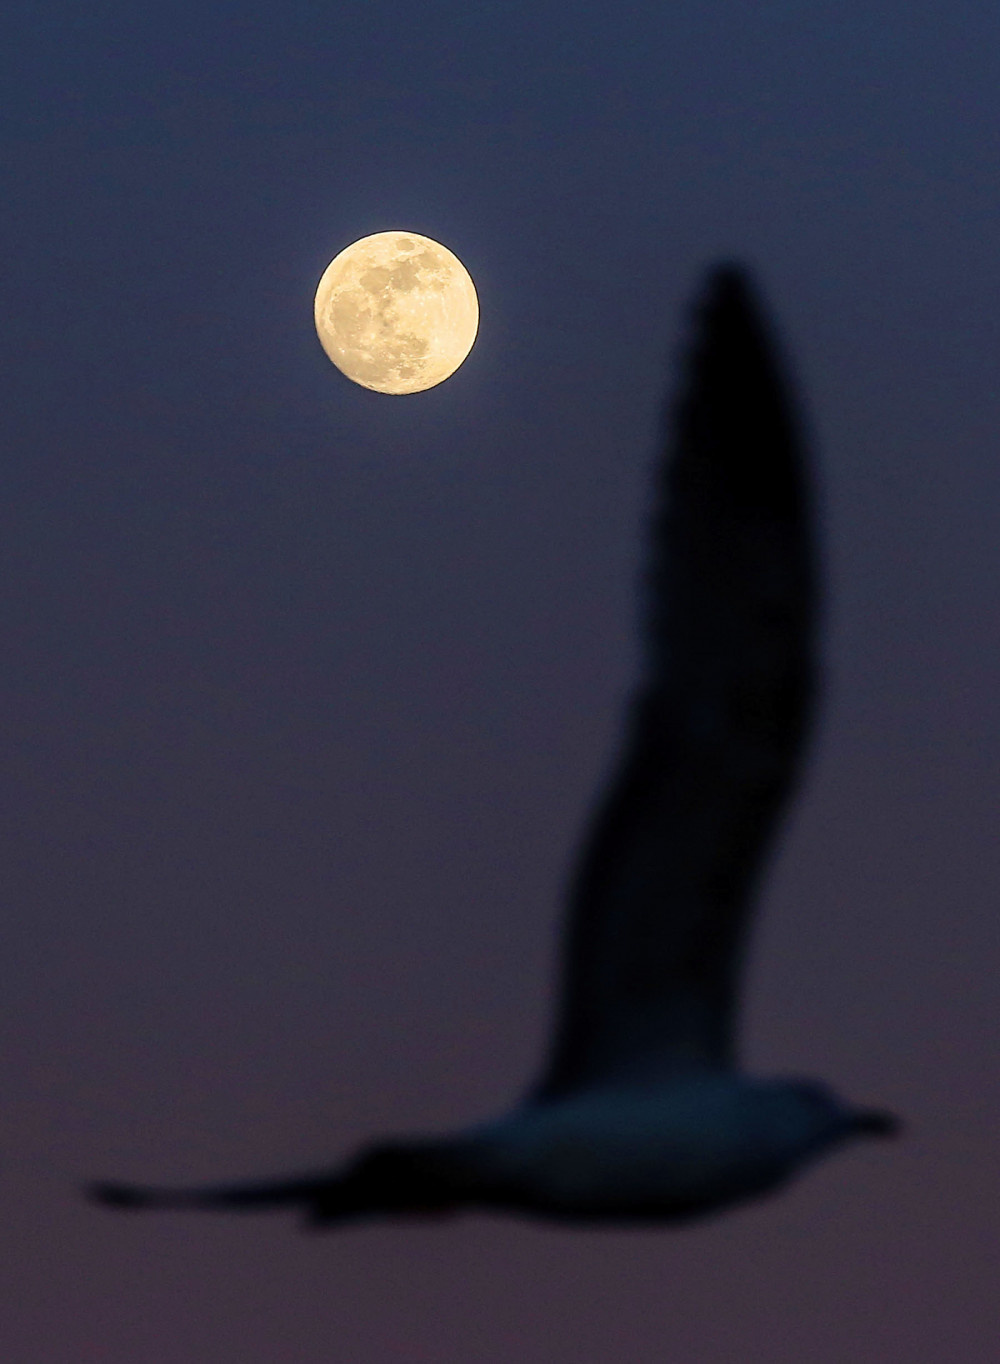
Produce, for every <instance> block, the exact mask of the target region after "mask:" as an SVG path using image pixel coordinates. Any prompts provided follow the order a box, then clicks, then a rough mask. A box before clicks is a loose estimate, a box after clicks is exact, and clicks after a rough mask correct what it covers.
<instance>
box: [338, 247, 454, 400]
mask: <svg viewBox="0 0 1000 1364" xmlns="http://www.w3.org/2000/svg"><path fill="white" fill-rule="evenodd" d="M478 328H479V300H478V298H477V297H476V290H475V286H474V285H473V283H472V278H471V276H470V275H469V272H468V270H466V268H465V266H464V265H463V264H462V262H461V261H460V260H459V259H458V257H457V256H455V255H453V254H452V253H451V252H450V251H449V250H448V248H447V247H446V246H442V245H441V244H440V242H436V241H432V240H431V238H430V237H422V236H420V234H419V233H417V232H376V233H374V234H373V235H372V236H370V237H362V238H361V239H360V240H359V241H356V242H354V243H353V244H352V245H351V246H348V247H345V248H344V250H343V251H341V253H340V255H339V256H335V257H334V259H333V260H332V261H331V262H330V264H329V265H328V266H327V267H326V270H325V271H324V272H323V277H322V279H321V280H320V282H319V287H318V288H317V290H316V331H317V334H318V335H319V339H320V343H321V344H322V346H323V349H324V350H325V351H326V353H327V355H328V356H329V357H330V359H331V360H332V361H333V363H334V364H335V365H336V366H337V368H338V369H339V370H341V371H342V373H344V374H346V375H347V377H348V379H353V380H354V382H355V383H356V384H361V385H362V386H363V387H364V388H373V389H374V390H375V391H376V392H377V393H420V392H422V391H423V389H425V388H433V387H434V385H435V384H439V383H441V382H442V380H444V379H447V378H448V376H449V375H450V374H454V372H455V370H456V369H458V367H459V365H460V364H461V363H462V361H463V360H464V359H465V357H466V356H467V355H468V353H469V351H470V350H471V349H472V343H473V341H475V339H476V332H477V330H478Z"/></svg>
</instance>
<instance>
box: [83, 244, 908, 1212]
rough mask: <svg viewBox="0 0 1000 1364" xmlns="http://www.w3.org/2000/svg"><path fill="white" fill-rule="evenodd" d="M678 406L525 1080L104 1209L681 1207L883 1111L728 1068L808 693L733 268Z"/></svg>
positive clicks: (804, 505) (709, 1205)
mask: <svg viewBox="0 0 1000 1364" xmlns="http://www.w3.org/2000/svg"><path fill="white" fill-rule="evenodd" d="M683 368H684V373H683V374H682V377H681V383H680V391H679V396H678V397H677V399H676V401H675V402H674V403H673V404H672V405H671V406H670V407H669V408H668V412H667V421H666V433H665V456H664V458H663V460H662V462H661V465H660V467H659V468H658V470H657V475H656V482H657V486H656V490H655V498H654V508H653V515H652V522H651V536H650V539H651V547H650V553H649V563H648V567H647V569H646V573H645V580H644V599H645V601H644V606H645V610H644V614H645V621H644V636H645V639H644V643H645V657H644V662H643V669H642V676H641V678H640V680H639V685H638V687H637V689H636V692H635V694H634V696H633V698H632V700H631V703H630V706H629V712H628V716H627V723H626V734H625V741H624V745H623V751H622V755H621V758H620V760H619V763H618V768H617V773H616V775H615V776H614V778H613V780H612V782H611V784H610V786H609V789H608V792H607V794H606V795H605V797H604V798H603V800H602V801H601V802H600V804H599V807H598V809H597V812H596V817H595V818H594V820H593V824H592V827H591V829H590V832H589V837H588V838H587V840H586V843H585V847H584V851H583V855H582V858H581V860H580V865H579V868H578V870H577V872H576V875H575V878H574V881H573V884H572V886H571V890H570V895H569V907H568V908H569V912H568V920H567V924H566V929H565V940H564V955H563V964H562V999H561V1006H560V1011H559V1016H558V1020H557V1026H556V1030H555V1038H554V1042H553V1046H552V1050H551V1054H550V1056H549V1059H548V1062H547V1065H546V1066H545V1068H544V1070H543V1073H542V1075H541V1077H540V1079H539V1080H538V1081H537V1082H536V1083H535V1084H534V1085H533V1087H532V1088H531V1089H530V1090H529V1092H528V1094H527V1096H526V1097H525V1098H524V1100H523V1101H522V1102H521V1103H520V1104H518V1105H517V1106H516V1107H515V1108H514V1109H513V1110H512V1111H510V1112H509V1113H506V1114H503V1115H502V1116H500V1117H499V1118H497V1119H494V1120H493V1121H490V1122H486V1123H483V1124H481V1125H478V1126H474V1127H470V1128H467V1129H465V1130H463V1131H460V1132H458V1133H457V1134H455V1135H453V1136H444V1137H428V1138H414V1139H400V1140H392V1141H384V1142H378V1143H374V1144H372V1145H370V1146H367V1147H365V1148H362V1150H361V1151H360V1152H359V1153H358V1154H357V1156H356V1157H355V1158H354V1159H353V1160H351V1161H349V1162H347V1163H346V1164H344V1165H341V1166H339V1167H337V1168H334V1169H332V1170H321V1171H318V1172H316V1173H311V1174H305V1175H297V1176H293V1177H286V1178H277V1179H271V1180H263V1181H259V1182H248V1183H235V1184H229V1185H220V1186H207V1187H199V1188H188V1189H169V1188H167V1189H164V1188H146V1187H137V1186H133V1185H128V1184H117V1183H101V1184H96V1185H94V1186H92V1187H91V1189H90V1193H91V1195H92V1196H93V1197H95V1198H96V1199H98V1200H99V1201H101V1202H102V1203H104V1204H107V1205H111V1206H113V1207H117V1208H134V1209H140V1208H193V1209H206V1210H234V1211H240V1210H243V1211H253V1210H258V1209H266V1208H280V1207H293V1208H296V1207H297V1208H299V1209H300V1210H301V1211H302V1212H303V1213H304V1214H305V1217H306V1220H307V1222H308V1223H310V1224H312V1225H314V1226H331V1225H334V1224H338V1223H346V1222H353V1221H358V1220H362V1219H369V1218H376V1217H383V1218H384V1217H406V1216H418V1215H427V1214H442V1213H448V1212H453V1211H457V1210H460V1209H482V1210H486V1209H492V1210H498V1211H506V1212H511V1213H521V1214H528V1215H535V1216H540V1217H548V1218H554V1219H559V1220H563V1221H574V1222H582V1223H594V1224H612V1225H628V1224H637V1223H638V1224H657V1223H664V1224H666V1223H673V1222H680V1221H683V1220H687V1219H690V1218H694V1217H698V1216H701V1215H703V1214H706V1213H709V1212H712V1211H714V1210H718V1209H722V1208H724V1207H726V1206H729V1205H731V1204H735V1203H739V1202H742V1201H744V1200H747V1199H750V1198H754V1197H757V1196H759V1195H762V1194H765V1193H768V1192H771V1191H774V1190H777V1189H778V1188H780V1187H781V1186H782V1185H784V1184H785V1183H786V1182H787V1181H788V1180H789V1179H790V1178H791V1177H792V1176H793V1175H794V1174H795V1173H796V1172H798V1171H799V1170H800V1169H801V1167H803V1166H804V1165H806V1164H808V1163H809V1162H811V1161H812V1160H814V1159H816V1158H817V1157H819V1156H821V1155H823V1154H826V1153H829V1152H830V1151H832V1150H833V1149H834V1148H836V1147H838V1146H840V1145H841V1144H843V1143H845V1142H847V1141H850V1140H852V1139H854V1138H857V1137H861V1136H866V1135H867V1136H888V1135H891V1134H893V1133H895V1132H896V1131H897V1130H898V1127H899V1123H898V1120H897V1119H896V1118H895V1117H894V1116H892V1115H891V1114H889V1113H885V1112H881V1111H875V1110H871V1109H865V1108H857V1107H854V1106H852V1105H850V1104H848V1103H846V1102H844V1101H842V1100H841V1099H839V1098H838V1097H837V1096H836V1095H835V1094H834V1092H833V1091H832V1090H831V1089H829V1088H828V1087H827V1086H826V1085H825V1084H822V1083H819V1082H817V1081H812V1080H800V1079H761V1078H755V1077H752V1076H750V1075H748V1074H746V1073H745V1072H743V1071H742V1070H741V1069H740V1068H739V1065H738V1061H737V1056H736V1047H735V1032H736V1021H737V1006H738V1002H739V1000H738V995H739V987H740V977H741V974H742V967H743V959H744V951H745V946H746V939H747V930H748V927H749V922H750V918H751V914H752V910H753V905H754V898H755V891H756V888H757V884H758V882H759V879H760V874H761V871H762V868H763V866H764V863H765V861H766V858H767V856H768V853H769V852H770V850H771V847H772V844H773V841H774V837H775V833H776V830H777V827H778V822H779V817H780V815H781V813H782V810H783V808H784V806H785V805H786V803H787V801H788V798H789V795H790V794H791V792H792V790H793V788H794V785H795V782H796V778H797V776H798V772H799V766H800V761H801V757H802V751H803V743H804V739H805V736H806V733H807V729H808V725H809V721H810V717H811V714H812V710H813V702H814V697H815V691H816V674H817V660H816V636H817V625H818V615H819V612H818V590H817V568H816V562H815V559H816V550H815V544H814V539H815V536H814V529H813V514H812V506H811V501H812V499H811V491H810V487H809V481H810V480H809V473H808V469H807V468H806V460H805V453H804V446H803V440H802V436H801V433H800V428H799V422H798V419H797V414H796V412H795V410H794V405H793V403H792V400H791V396H790V392H789V389H788V386H787V383H786V381H785V379H784V377H783V374H782V368H781V365H780V362H779V359H778V356H777V354H776V351H775V347H774V344H773V342H772V340H771V338H770V335H769V329H768V326H767V324H766V322H765V320H764V318H763V315H762V310H761V308H760V305H759V303H758V301H757V298H756V295H755V290H754V288H753V286H752V284H751V282H750V279H749V277H748V274H747V272H746V271H745V269H743V268H742V267H740V266H738V265H734V264H724V265H721V266H717V267H716V268H715V269H713V270H712V271H711V272H710V273H709V276H708V279H707V281H706V284H705V287H704V290H703V293H702V296H701V298H700V300H699V303H698V306H697V309H696V315H695V318H694V326H693V335H692V338H691V341H690V343H689V345H688V348H687V353H686V356H685V363H684V366H683Z"/></svg>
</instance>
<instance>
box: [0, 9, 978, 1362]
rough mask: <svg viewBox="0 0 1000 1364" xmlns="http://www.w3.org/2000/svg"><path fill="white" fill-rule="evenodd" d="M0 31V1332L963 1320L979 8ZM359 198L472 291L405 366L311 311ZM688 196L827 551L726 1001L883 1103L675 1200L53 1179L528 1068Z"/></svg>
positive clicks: (143, 1167)
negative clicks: (424, 1205) (213, 1212)
mask: <svg viewBox="0 0 1000 1364" xmlns="http://www.w3.org/2000/svg"><path fill="white" fill-rule="evenodd" d="M0 88H2V90H3V113H2V119H3V124H4V128H3V136H2V139H0V166H2V179H3V183H2V186H0V259H2V261H3V267H2V272H3V280H4V288H3V300H4V302H3V312H2V325H0V350H2V353H0V366H2V369H0V372H2V376H3V392H4V401H3V403H2V405H0V441H2V447H0V448H2V457H0V561H2V565H0V641H2V648H0V702H2V722H0V774H2V775H0V821H2V850H3V851H2V864H0V865H2V873H0V876H2V887H3V893H2V902H3V921H2V927H0V939H2V952H0V972H2V976H0V980H2V987H0V1020H2V1034H0V1204H2V1207H0V1242H2V1245H3V1255H2V1261H3V1277H4V1284H3V1287H2V1292H0V1298H2V1301H3V1303H4V1307H3V1311H2V1315H0V1359H2V1360H3V1361H4V1364H50V1362H51V1364H278V1361H281V1362H282V1364H284V1361H290V1362H291V1364H610V1362H612V1361H613V1362H614V1364H664V1361H669V1364H746V1361H751V1360H752V1361H758V1360H759V1361H764V1362H765V1364H844V1361H848V1360H850V1361H859V1362H860V1364H868V1362H869V1361H883V1360H885V1361H892V1364H944V1362H945V1361H947V1364H983V1362H984V1361H985V1360H987V1359H989V1358H991V1357H993V1355H994V1352H995V1348H996V1345H995V1341H996V1335H997V1331H998V1330H1000V1321H998V1319H997V1318H998V1315H1000V1313H998V1309H997V1281H998V1280H997V1270H998V1258H1000V1253H998V1249H997V1224H998V1212H1000V1206H998V1205H1000V1199H998V1178H997V1156H996V1152H997V1138H998V1131H1000V1111H998V1110H1000V1085H998V1078H1000V1048H998V1045H997V1031H998V1029H997V1015H998V1008H997V979H998V975H1000V934H998V928H997V924H998V913H997V907H996V901H997V897H998V894H1000V838H998V837H997V810H998V805H1000V779H998V771H1000V767H998V760H1000V738H998V736H1000V703H998V686H997V681H998V675H1000V629H998V625H1000V573H998V566H1000V543H998V541H1000V479H998V467H997V453H998V446H997V433H998V432H1000V379H998V372H1000V371H998V365H1000V95H998V91H1000V11H998V9H997V6H996V4H995V3H987V2H986V0H976V3H971V2H970V0H949V3H947V4H945V3H928V2H927V0H906V2H905V3H903V0H893V3H879V0H864V3H861V0H837V3H832V0H830V2H828V3H811V4H802V3H793V0H780V2H779V0H776V2H775V3H770V4H763V5H749V4H747V3H746V2H745V0H671V3H663V2H662V0H657V2H656V3H652V2H651V0H647V2H646V3H636V4H613V5H612V4H607V5H595V4H581V5H577V6H569V5H567V4H565V3H559V4H556V3H553V0H508V2H507V3H496V4H490V5H474V4H471V3H470V0H462V2H461V3H459V0H440V2H439V3H433V2H429V3H422V4H413V5H408V6H407V5H402V4H398V3H390V0H338V3H337V4H335V5H334V4H329V3H320V2H319V0H282V2H281V3H280V4H278V3H275V2H274V0H272V2H271V3H268V4H263V3H260V0H239V3H235V0H199V2H198V3H197V4H196V3H194V2H193V0H180V2H176V0H175V2H172V0H166V3H164V4H159V5H156V6H144V5H139V4H136V3H134V0H133V2H132V3H128V4H126V3H125V0H89V3H88V4H86V5H81V4H78V3H71V0H30V2H29V0H5V4H4V6H3V12H2V17H0ZM391 227H400V228H405V229H409V230H412V231H417V232H422V233H426V234H427V235H429V236H431V237H434V238H436V239H438V240H440V241H442V242H444V243H445V244H446V245H447V246H448V247H449V248H451V249H452V250H453V251H455V252H456V254H457V255H458V256H459V257H460V258H461V259H462V260H463V261H464V262H465V263H466V265H467V266H468V268H469V269H470V271H471V272H472V275H473V277H474V279H475V282H476V285H477V288H478V291H479V295H480V301H481V306H482V322H481V329H480V335H479V340H478V341H477V343H476V346H475V348H474V350H473V352H472V355H471V356H470V358H469V359H468V361H467V362H466V364H465V365H464V366H463V368H462V369H461V370H460V371H459V372H458V374H457V375H456V376H455V377H454V378H452V379H450V380H449V381H448V382H446V383H445V384H444V385H442V386H441V387H439V388H435V389H433V390H431V391H429V392H427V393H423V394H419V395H417V396H414V397H408V398H393V397H385V396H381V395H378V394H373V393H370V392H367V391H365V390H363V389H361V388H358V387H356V386H353V385H351V384H349V383H348V382H346V381H345V380H343V379H342V378H341V377H340V376H339V375H338V374H337V372H336V371H335V370H334V368H333V367H332V366H331V365H330V363H329V361H328V360H327V359H326V357H325V356H324V354H323V352H322V350H321V349H320V346H319V344H318V342H317V340H316V337H315V334H314V331H313V325H312V297H313V291H314V289H315V285H316V282H317V280H318V278H319V275H320V274H321V273H322V271H323V269H324V267H325V266H326V264H327V262H328V261H329V260H330V259H331V257H332V256H333V255H335V254H336V253H337V252H338V251H339V250H340V249H341V248H342V247H343V246H345V245H346V244H347V243H348V242H350V241H352V240H354V239H355V238H357V237H360V236H363V235H364V234H366V233H369V232H373V231H378V230H381V229H384V228H391ZM731 256H735V257H738V258H741V259H744V260H746V261H748V262H749V263H750V264H751V265H752V266H753V267H754V269H755V271H756V273H757V277H758V280H759V282H760V284H761V286H762V288H763V290H764V292H765V295H766V297H767V299H768V302H769V305H770V307H771V310H772V312H773V314H774V316H775V318H776V319H777V321H778V323H779V325H780V328H781V334H782V336H783V339H784V342H785V345H786V347H787V349H788V351H789V353H790V355H791V357H792V359H793V362H794V367H795V371H796V373H797V375H798V378H799V380H800V382H801V386H802V392H803V401H804V403H805V405H806V408H807V411H808V416H809V422H810V427H811V430H812V432H813V435H814V444H815V450H816V454H817V458H818V460H819V481H820V487H821V491H822V507H823V517H822V522H823V524H822V529H823V545H824V553H825V561H826V575H827V581H828V593H829V597H828V612H827V628H826V645H825V649H826V685H825V701H824V708H823V715H822V722H821V726H820V729H819V732H818V734H817V736H816V741H815V743H814V747H813V750H812V756H811V761H810V764H809V767H808V771H807V776H806V783H805V786H804V789H803V793H802V796H801V798H800V799H799V801H798V803H797V805H796V807H795V809H794V811H793V815H792V818H791V819H790V821H789V822H788V824H787V827H786V833H785V837H784V838H783V840H782V846H781V853H780V857H779V858H778V860H777V862H776V864H775V865H774V867H773V869H772V873H771V875H770V878H769V880H768V883H767V886H766V888H765V891H764V894H763V903H762V913H761V917H760V921H759V929H758V932H757V934H756V936H755V939H754V950H753V955H752V961H751V969H750V973H749V980H748V987H747V1015H746V1028H745V1041H746V1053H747V1058H748V1061H749V1063H750V1064H751V1066H753V1067H754V1068H756V1069H759V1070H762V1071H775V1072H803V1073H806V1074H815V1075H820V1076H824V1077H826V1078H827V1079H828V1080H830V1081H831V1082H832V1083H834V1084H836V1085H837V1087H838V1088H840V1089H842V1090H843V1091H844V1092H845V1093H846V1094H847V1095H849V1096H850V1097H851V1098H853V1099H854V1100H857V1101H859V1102H866V1103H877V1104H879V1105H884V1106H886V1107H889V1108H893V1109H895V1110H897V1111H899V1112H900V1113H902V1114H903V1115H904V1116H905V1117H906V1119H907V1121H908V1124H909V1127H908V1132H907V1135H906V1139H905V1141H902V1142H900V1143H898V1144H895V1145H891V1146H889V1145H879V1144H871V1145H870V1146H867V1147H861V1146H859V1147H857V1148H856V1149H855V1150H853V1151H850V1152H848V1153H845V1154H842V1155H838V1156H837V1157H836V1158H835V1159H832V1160H831V1161H830V1162H829V1163H828V1164H825V1165H822V1166H819V1167H817V1168H815V1169H813V1170H812V1171H811V1172H810V1173H808V1174H807V1175H806V1176H804V1178H803V1179H802V1181H801V1182H800V1183H799V1184H797V1185H795V1186H794V1187H793V1188H792V1189H791V1190H789V1192H788V1193H787V1194H785V1195H784V1196H782V1197H780V1198H779V1199H775V1200H773V1201H771V1202H769V1203H761V1204H759V1205H757V1206H753V1207H748V1208H746V1209H745V1210H741V1211H738V1212H735V1213H733V1214H730V1215H728V1216H725V1217H722V1218H719V1219H717V1220H714V1221H709V1222H706V1223H704V1224H703V1225H701V1226H698V1227H695V1228H691V1229H687V1230H683V1231H674V1232H666V1231H665V1232H658V1231H651V1232H641V1233H640V1232H597V1231H594V1232H591V1231H567V1230H561V1229H553V1228H548V1227H544V1226H532V1225H529V1224H527V1223H519V1222H516V1221H513V1220H509V1219H502V1218H498V1217H496V1218H486V1217H469V1218H463V1219H461V1220H458V1221H456V1222H453V1223H450V1224H445V1225H441V1226H433V1227H403V1226H398V1225H395V1226H383V1227H374V1226H372V1227H366V1228H364V1229H356V1230H350V1231H344V1232H340V1233H338V1234H333V1235H329V1236H327V1237H324V1238H313V1237H305V1236H302V1235H301V1234H300V1233H299V1232H298V1231H297V1230H296V1229H295V1228H294V1227H293V1226H292V1225H291V1224H290V1222H289V1221H288V1220H287V1219H285V1218H281V1217H272V1218H251V1219H239V1218H234V1219H231V1220H229V1219H223V1218H219V1219H213V1218H205V1219H201V1218H193V1217H192V1218H183V1217H167V1216H165V1217H162V1218H154V1217H150V1218H138V1217H137V1218H135V1219H128V1218H125V1217H121V1216H113V1215H111V1214H109V1213H107V1212H105V1211H102V1210H100V1209H96V1208H94V1207H91V1206H88V1205H86V1204H85V1203H84V1202H83V1201H82V1200H81V1199H80V1198H79V1197H78V1196H77V1193H76V1189H77V1186H78V1185H79V1184H80V1183H81V1181H83V1180H84V1179H87V1178H90V1177H93V1176H117V1177H121V1178H134V1179H148V1180H154V1181H159V1180H163V1181H167V1180H173V1179H176V1180H195V1179H199V1180H200V1179H217V1178H224V1177H229V1176H244V1175H253V1174H270V1173H274V1172H280V1171H282V1170H286V1169H287V1170H294V1169H296V1168H298V1167H310V1166H314V1165H317V1164H322V1163H325V1162H327V1161H333V1160H335V1159H337V1158H339V1157H340V1156H341V1155H343V1154H345V1153H346V1152H348V1151H349V1150H350V1149H351V1148H352V1147H353V1146H354V1145H355V1144H357V1143H358V1142H360V1141H362V1140H364V1139H365V1138H366V1137H369V1136H371V1135H374V1134H377V1133H384V1132H409V1131H420V1130H430V1131H434V1130H441V1129H443V1128H446V1127H449V1126H452V1125H455V1124H459V1123H464V1122H467V1121H470V1120H473V1119H477V1118H479V1117H482V1116H485V1115H486V1114H488V1113H489V1112H490V1111H492V1110H495V1109H497V1108H498V1107H500V1106H502V1105H504V1104H506V1103H507V1102H509V1101H510V1100H511V1099H513V1098H514V1097H515V1096H516V1095H517V1093H518V1091H519V1089H520V1087H521V1086H522V1085H524V1084H525V1083H526V1082H527V1080H528V1079H529V1078H530V1076H531V1075H532V1073H533V1070H534V1068H535V1066H536V1064H537V1063H538V1061H539V1058H540V1055H541V1051H542V1047H543V1041H544V1038H545V1035H546V1032H547V1028H548V1024H549V1017H550V1011H551V1006H552V964H553V949H554V944H555V935H556V931H557V924H558V919H559V899H560V893H561V887H562V884H563V882H564V879H565V876H566V873H567V869H568V867H569V865H570V862H571V858H572V856H573V852H574V849H575V846H576V841H577V838H578V836H579V830H580V828H581V823H582V821H583V819H584V818H585V816H586V814H587V812H588V810H589V808H590V804H591V801H592V798H593V793H594V790H595V788H596V786H597V784H598V783H599V781H600V780H601V779H602V777H603V775H604V774H605V773H606V772H607V770H608V767H609V764H610V762H611V759H612V755H613V753H614V748H615V743H616V740H617V736H618V734H619V725H620V717H621V707H622V703H623V699H624V697H625V694H626V691H627V688H628V686H629V683H630V679H631V678H632V676H633V672H634V669H635V664H636V658H637V651H636V644H635V635H634V629H633V619H634V615H635V583H636V574H637V570H638V565H639V554H640V534H641V528H642V522H643V515H644V510H645V507H646V499H647V487H648V475H649V469H650V463H651V459H652V458H653V455H654V453H655V448H656V436H657V429H658V421H659V410H660V405H661V401H662V396H663V393H664V388H665V385H666V384H667V382H668V378H669V377H670V376H672V373H673V357H674V356H675V355H676V352H677V348H678V345H679V343H680V340H681V338H682V336H683V335H684V328H685V309H686V307H687V305H688V302H689V300H690V298H691V296H692V294H693V292H694V291H695V290H696V289H697V287H698V284H699V280H700V278H701V275H702V272H703V270H704V268H705V267H706V265H708V264H709V263H711V262H712V261H714V260H716V259H718V258H720V257H731Z"/></svg>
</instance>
